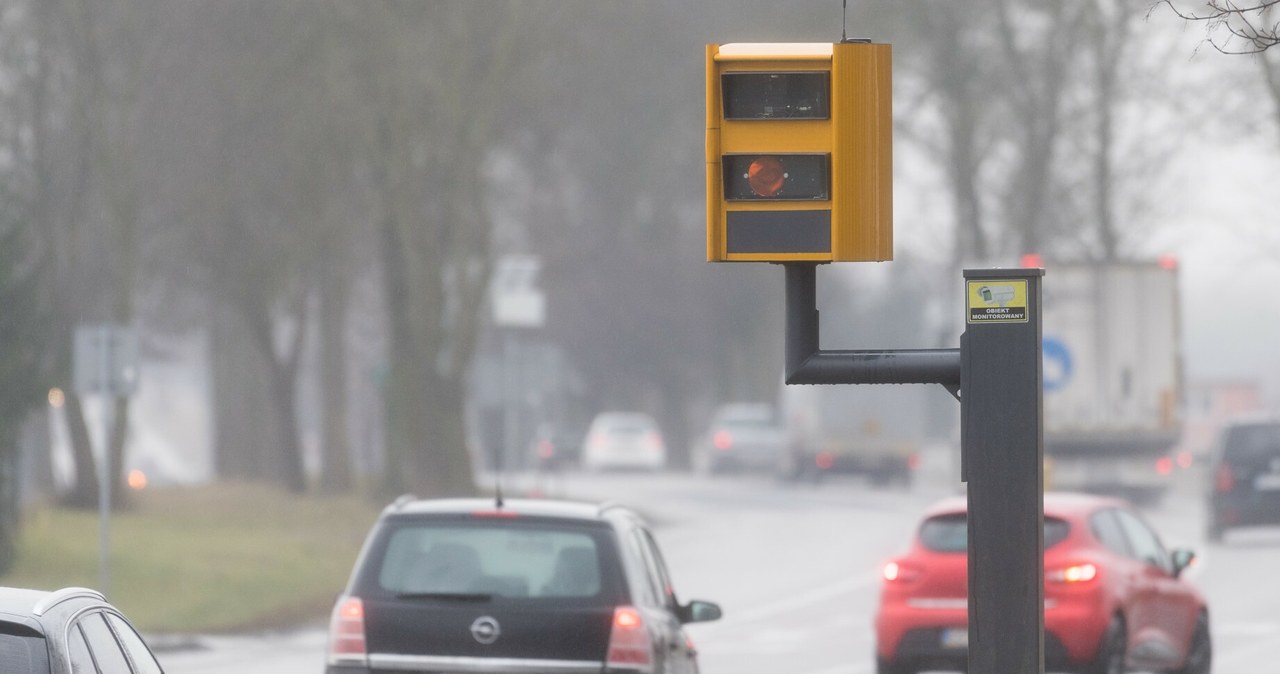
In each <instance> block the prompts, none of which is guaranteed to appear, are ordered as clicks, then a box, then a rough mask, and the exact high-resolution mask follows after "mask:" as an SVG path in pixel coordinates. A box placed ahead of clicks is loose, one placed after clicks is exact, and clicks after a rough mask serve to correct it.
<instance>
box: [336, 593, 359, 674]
mask: <svg viewBox="0 0 1280 674" xmlns="http://www.w3.org/2000/svg"><path fill="white" fill-rule="evenodd" d="M367 655H368V653H367V652H366V650H365V641H364V602H362V601H360V598H359V597H343V598H342V599H339V600H338V604H337V605H336V606H334V607H333V616H332V617H331V618H330V619H329V662H330V664H359V665H363V664H365V656H367Z"/></svg>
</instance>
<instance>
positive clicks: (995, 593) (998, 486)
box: [960, 269, 1044, 674]
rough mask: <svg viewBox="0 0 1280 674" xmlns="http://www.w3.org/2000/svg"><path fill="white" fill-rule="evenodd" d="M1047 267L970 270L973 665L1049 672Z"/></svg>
mask: <svg viewBox="0 0 1280 674" xmlns="http://www.w3.org/2000/svg"><path fill="white" fill-rule="evenodd" d="M1043 274H1044V271H1043V270H1041V269H977V270H974V269H970V270H965V272H964V278H965V293H966V301H965V323H966V331H965V334H964V336H963V338H962V340H961V348H962V351H963V353H962V365H961V390H962V392H963V395H962V403H961V406H960V408H961V413H960V414H961V440H960V442H961V456H962V463H963V475H964V479H965V480H967V482H968V493H969V672H971V673H972V674H1027V673H1036V674H1042V673H1043V672H1044V499H1043V495H1044V429H1043V421H1042V418H1043V402H1042V378H1043V374H1042V371H1041V369H1042V365H1041V351H1040V349H1041V346H1040V341H1041V327H1040V281H1041V277H1042V276H1043Z"/></svg>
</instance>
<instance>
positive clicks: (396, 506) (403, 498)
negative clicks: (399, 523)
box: [388, 494, 418, 510]
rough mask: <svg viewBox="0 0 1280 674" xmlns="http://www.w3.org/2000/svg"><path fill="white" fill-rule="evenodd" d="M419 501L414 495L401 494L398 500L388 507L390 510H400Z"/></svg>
mask: <svg viewBox="0 0 1280 674" xmlns="http://www.w3.org/2000/svg"><path fill="white" fill-rule="evenodd" d="M417 500H418V497H417V496H414V495H413V494H401V495H399V496H397V497H396V500H394V501H392V502H391V505H390V506H388V509H389V510H400V509H402V508H404V507H405V506H407V505H409V504H410V503H413V502H414V501H417Z"/></svg>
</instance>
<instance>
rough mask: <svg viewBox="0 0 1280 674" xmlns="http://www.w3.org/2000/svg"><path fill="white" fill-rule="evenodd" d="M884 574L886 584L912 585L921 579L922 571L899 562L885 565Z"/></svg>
mask: <svg viewBox="0 0 1280 674" xmlns="http://www.w3.org/2000/svg"><path fill="white" fill-rule="evenodd" d="M883 574H884V579H885V582H889V583H910V582H912V581H914V580H916V579H918V578H919V577H920V570H919V569H916V568H912V567H910V566H903V565H902V564H899V563H897V562H889V563H888V564H885V565H884V569H883Z"/></svg>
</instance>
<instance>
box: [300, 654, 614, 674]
mask: <svg viewBox="0 0 1280 674" xmlns="http://www.w3.org/2000/svg"><path fill="white" fill-rule="evenodd" d="M603 671H605V669H604V663H603V662H599V661H594V660H541V659H524V658H476V657H458V656H439V655H398V654H390V653H386V654H378V653H375V654H373V655H370V656H369V666H368V667H358V666H349V665H329V666H328V667H326V668H325V674H390V673H391V672H459V673H460V674H588V673H592V674H599V673H600V672H603Z"/></svg>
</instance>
